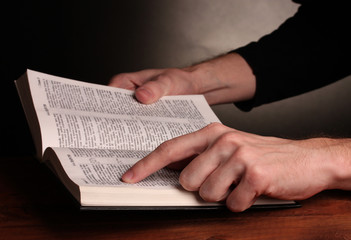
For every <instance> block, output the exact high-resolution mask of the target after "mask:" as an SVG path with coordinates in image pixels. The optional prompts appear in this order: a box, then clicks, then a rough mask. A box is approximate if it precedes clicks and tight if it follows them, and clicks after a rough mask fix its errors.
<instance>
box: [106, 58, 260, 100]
mask: <svg viewBox="0 0 351 240" xmlns="http://www.w3.org/2000/svg"><path fill="white" fill-rule="evenodd" d="M255 81H256V80H255V76H254V75H253V73H252V71H251V68H250V67H249V65H248V64H247V63H246V61H245V60H244V59H243V58H242V57H241V56H240V55H238V54H236V53H230V54H227V55H223V56H221V57H218V58H215V59H212V60H209V61H207V62H204V63H200V64H197V65H194V66H191V67H187V68H183V69H176V68H174V69H149V70H143V71H139V72H135V73H122V74H118V75H116V76H115V77H113V78H112V79H111V81H110V83H109V85H110V86H114V87H119V88H125V89H130V90H135V96H136V98H137V99H138V100H139V101H140V102H142V103H145V104H150V103H154V102H156V101H157V100H158V99H160V98H161V97H162V96H165V95H184V94H204V96H205V98H206V99H207V101H208V102H209V104H217V103H224V102H235V101H242V100H247V99H250V98H252V97H253V95H254V93H255V88H256V82H255Z"/></svg>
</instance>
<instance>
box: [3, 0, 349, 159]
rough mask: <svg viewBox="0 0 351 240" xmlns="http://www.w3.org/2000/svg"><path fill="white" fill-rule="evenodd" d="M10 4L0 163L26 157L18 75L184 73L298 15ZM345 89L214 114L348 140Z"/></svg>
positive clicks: (243, 0) (191, 4)
mask: <svg viewBox="0 0 351 240" xmlns="http://www.w3.org/2000/svg"><path fill="white" fill-rule="evenodd" d="M9 4H10V5H8V6H6V7H3V8H2V12H3V13H2V15H1V18H2V20H1V24H2V25H3V27H2V32H3V34H2V38H3V40H4V43H2V49H3V50H2V54H1V55H2V57H1V58H2V60H1V66H2V67H1V90H2V94H1V103H2V106H3V109H4V110H3V111H2V113H1V125H0V126H1V139H2V140H1V141H2V143H1V146H0V150H1V152H0V154H1V155H24V154H28V153H34V148H33V144H32V140H31V137H30V134H29V130H28V127H27V124H26V121H25V118H24V114H23V110H22V108H21V105H20V102H19V99H18V96H17V93H16V90H15V87H14V84H13V80H15V79H17V78H18V77H19V76H20V75H21V74H22V73H24V72H25V70H26V69H27V68H29V69H33V70H37V71H42V72H45V73H49V74H53V75H58V76H62V77H68V78H72V79H77V80H82V81H88V82H97V83H102V84H106V83H107V82H108V81H109V79H110V78H111V77H112V76H113V75H114V74H117V73H121V72H130V71H137V70H141V69H145V68H164V67H183V66H187V65H189V64H192V63H195V62H198V61H201V60H204V59H208V58H211V57H214V56H216V55H219V54H222V53H224V52H227V51H229V50H231V49H234V48H236V47H239V46H242V45H244V44H246V43H248V42H250V41H254V40H257V39H258V38H259V37H261V36H262V35H264V34H268V33H270V32H271V31H272V30H274V29H275V28H276V27H277V26H279V24H280V23H282V22H283V21H284V20H285V19H286V18H287V17H289V16H291V15H293V14H294V12H295V11H296V9H297V7H298V5H296V4H294V3H292V2H291V1H288V0H284V1H281V0H265V1H254V0H216V1H212V0H190V1H189V0H139V1H137V0H128V1H11V3H9ZM322 70H323V69H321V71H322ZM350 89H351V85H350V81H349V78H348V79H344V80H342V81H339V82H337V83H335V84H333V85H331V86H328V87H326V88H323V89H320V90H316V91H314V92H312V93H309V94H304V95H302V96H297V97H294V98H291V99H287V100H283V101H280V102H276V103H273V104H270V105H266V106H262V107H259V108H257V109H254V110H253V111H251V112H249V113H243V112H241V111H240V110H238V109H236V108H235V106H233V105H232V104H226V105H220V106H214V107H213V108H214V110H215V112H216V113H217V114H218V116H219V117H220V119H221V120H222V121H223V123H225V124H226V125H229V126H231V127H234V128H237V129H241V130H245V131H249V132H254V133H258V134H263V135H273V136H281V137H291V138H301V137H308V136H319V135H321V134H324V135H328V136H338V137H340V136H351V129H350V127H349V125H350V124H349V122H350V120H351V113H350V110H349V109H350V103H351V97H350V94H349V92H350Z"/></svg>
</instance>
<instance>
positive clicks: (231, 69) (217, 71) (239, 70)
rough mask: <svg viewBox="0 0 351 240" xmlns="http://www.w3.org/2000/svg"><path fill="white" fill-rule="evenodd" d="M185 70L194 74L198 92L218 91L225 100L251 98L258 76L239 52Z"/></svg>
mask: <svg viewBox="0 0 351 240" xmlns="http://www.w3.org/2000/svg"><path fill="white" fill-rule="evenodd" d="M184 70H186V71H188V72H190V73H191V74H192V79H194V82H195V83H196V85H197V86H196V87H197V89H198V93H201V94H204V93H209V92H214V91H216V92H217V93H219V92H220V94H218V95H219V96H218V97H221V96H223V95H225V96H224V102H236V101H243V100H248V99H251V98H252V97H253V96H254V94H255V91H256V78H255V75H254V74H253V72H252V70H251V67H250V66H249V65H248V63H247V62H246V61H245V59H243V58H242V57H241V56H240V55H239V54H237V53H230V54H226V55H222V56H219V57H217V58H214V59H211V60H208V61H205V62H202V63H199V64H196V65H193V66H191V67H188V68H185V69H184Z"/></svg>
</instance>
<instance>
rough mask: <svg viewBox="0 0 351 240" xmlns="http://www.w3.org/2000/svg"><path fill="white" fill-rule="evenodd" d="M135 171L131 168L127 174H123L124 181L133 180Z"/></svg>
mask: <svg viewBox="0 0 351 240" xmlns="http://www.w3.org/2000/svg"><path fill="white" fill-rule="evenodd" d="M133 175H134V174H133V171H131V170H128V171H127V172H126V173H125V174H123V176H122V180H123V181H124V182H131V181H132V178H133Z"/></svg>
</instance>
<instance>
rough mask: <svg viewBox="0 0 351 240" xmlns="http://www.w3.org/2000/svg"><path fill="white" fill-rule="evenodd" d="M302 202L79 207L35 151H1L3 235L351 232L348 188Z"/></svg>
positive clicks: (326, 235) (330, 235) (308, 235)
mask: <svg viewBox="0 0 351 240" xmlns="http://www.w3.org/2000/svg"><path fill="white" fill-rule="evenodd" d="M300 203H301V205H302V207H300V208H290V209H268V210H267V209H264V210H263V209H250V210H248V211H245V212H243V213H232V212H230V211H228V210H226V209H222V210H191V211H185V210H182V211H179V210H174V211H80V210H79V209H78V208H77V206H76V205H75V204H74V201H73V199H72V198H71V196H70V194H69V193H68V192H67V191H66V189H65V188H64V187H63V185H62V184H61V183H60V182H59V181H58V180H57V179H56V177H55V176H54V175H53V174H52V173H51V172H50V170H49V169H48V168H47V167H46V166H45V165H44V164H41V163H39V162H38V160H36V159H34V158H32V157H1V158H0V239H63V238H64V239H92V238H94V239H143V240H145V239H212V240H215V239H260V240H262V239H270V240H271V239H299V240H301V239H351V192H347V191H337V190H333V191H325V192H322V193H320V194H318V195H316V196H314V197H312V198H310V199H308V200H304V201H300Z"/></svg>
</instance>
